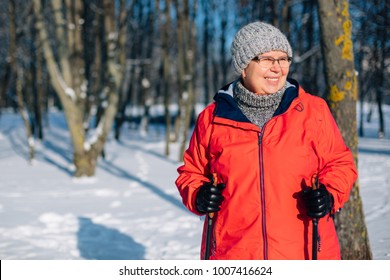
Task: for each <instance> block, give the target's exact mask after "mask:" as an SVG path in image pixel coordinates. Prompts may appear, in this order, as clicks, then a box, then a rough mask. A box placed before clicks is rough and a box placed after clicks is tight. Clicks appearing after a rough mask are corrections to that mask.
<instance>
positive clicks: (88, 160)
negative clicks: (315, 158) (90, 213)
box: [0, 0, 390, 258]
mask: <svg viewBox="0 0 390 280" xmlns="http://www.w3.org/2000/svg"><path fill="white" fill-rule="evenodd" d="M325 6H327V8H328V9H327V10H326V9H324V7H325ZM389 8H390V3H388V1H380V0H372V1H357V0H351V1H321V0H319V1H301V0H266V1H250V0H243V1H235V0H221V1H216V0H210V1H201V0H165V1H163V0H118V1H110V0H96V1H92V0H90V1H87V0H83V1H77V0H51V1H48V0H28V1H21V0H14V1H11V0H0V42H1V44H0V66H1V67H0V81H1V83H0V113H1V110H3V109H6V108H13V109H14V110H15V112H17V113H20V115H21V116H22V118H23V120H24V124H25V128H26V139H27V140H28V141H26V145H28V147H29V151H30V153H29V160H30V161H31V160H33V158H34V153H35V146H34V141H35V140H37V139H39V140H42V139H44V137H45V129H50V128H49V123H48V112H49V111H50V109H51V108H53V107H56V108H59V109H60V110H63V112H64V114H65V116H66V120H67V126H68V129H69V133H70V138H71V143H72V147H73V151H72V153H73V154H72V155H73V163H74V166H75V172H74V176H75V177H81V176H93V175H94V173H95V168H96V163H97V161H98V160H99V159H100V158H101V157H104V154H105V153H104V144H105V142H106V140H107V138H108V135H109V134H110V133H111V132H113V134H114V138H115V139H116V140H118V141H120V137H121V130H122V129H123V125H124V124H128V125H130V126H135V127H137V128H139V130H140V131H141V132H142V133H144V134H145V135H147V131H148V125H149V124H150V123H161V124H163V125H164V127H165V135H166V141H165V151H164V153H165V155H166V156H169V155H170V154H171V146H170V143H172V142H178V143H179V145H178V146H179V147H180V148H179V149H180V151H179V153H178V155H179V156H178V161H180V160H181V158H182V154H183V152H184V150H185V148H186V145H187V142H188V135H189V132H190V129H191V125H192V124H193V121H194V120H195V118H196V116H197V112H198V110H196V108H197V107H196V106H197V105H200V106H201V107H202V106H205V105H206V104H208V103H209V102H211V101H212V97H213V95H214V94H215V92H216V90H218V89H219V88H220V87H221V86H223V85H225V84H226V83H228V82H229V81H231V80H233V79H235V78H236V77H235V76H234V75H233V71H232V68H231V58H230V44H231V41H232V38H233V36H234V34H235V32H236V31H237V30H238V29H239V28H240V27H241V26H242V25H244V24H246V23H248V22H251V21H254V20H262V21H266V22H270V23H272V24H273V25H275V26H277V27H279V28H280V29H281V30H282V31H283V32H284V33H285V34H286V35H287V37H288V38H289V41H290V43H291V45H292V47H293V50H294V55H293V64H292V66H291V70H290V77H291V78H294V79H296V80H298V81H299V82H300V84H301V85H302V86H303V88H305V89H306V90H307V91H309V92H311V93H312V94H315V95H319V96H321V97H324V98H325V99H327V100H328V101H329V103H330V105H331V107H332V104H333V105H334V104H335V103H337V102H338V101H342V99H343V98H341V97H344V93H343V92H342V91H340V90H339V88H337V87H336V88H335V89H336V90H333V89H334V88H333V87H331V86H330V82H332V81H330V80H332V79H333V80H340V81H343V80H344V79H345V77H347V78H348V79H351V78H352V82H345V85H344V88H345V89H346V92H348V90H351V91H352V92H355V93H356V92H357V93H358V94H357V95H356V96H352V98H351V102H344V103H343V102H341V105H342V106H334V107H335V108H336V110H334V111H333V113H334V115H335V117H336V120H337V121H338V123H339V124H342V123H344V122H347V125H349V128H348V129H343V127H344V125H341V128H342V132H344V133H343V136H345V137H348V138H349V137H351V138H352V139H354V138H356V136H357V135H355V134H356V133H355V132H356V131H355V129H356V127H358V133H359V135H360V136H363V131H364V129H363V124H364V122H363V121H362V120H363V118H362V117H361V118H360V123H359V124H358V125H357V126H355V121H354V120H356V119H357V118H356V111H355V109H356V101H357V98H359V100H360V101H361V102H360V104H361V105H362V106H363V103H364V102H369V103H370V104H373V105H372V106H376V109H377V111H378V114H379V118H378V119H379V129H378V137H383V136H384V134H385V131H384V127H385V125H384V117H383V112H382V105H383V104H384V103H389V102H390V93H389V73H390V71H389V61H390V59H389V52H390V50H389V49H390V40H389V27H390V22H389V21H390V20H389V10H390V9H389ZM324 11H328V12H324ZM332 12H333V13H334V14H336V15H337V17H336V20H334V19H333V18H332V16H331V13H332ZM327 19H328V22H326V20H327ZM331 24H336V25H337V24H339V28H338V27H337V26H336V28H333V25H332V28H330V26H331ZM329 29H330V31H331V33H329ZM332 36H335V37H332ZM333 38H337V39H335V40H334V39H333ZM327 40H331V42H333V44H334V45H335V47H340V46H341V47H342V48H343V50H342V53H341V54H340V57H338V56H337V55H333V54H334V53H333V52H332V51H331V50H330V49H329V47H328V45H327V44H326V42H327ZM332 40H333V41H332ZM324 46H325V47H324ZM344 50H347V51H346V52H345V53H344ZM349 50H353V52H352V51H351V52H350V53H349ZM336 54H337V53H336ZM344 55H346V56H349V58H350V60H351V61H352V64H349V65H348V66H352V67H353V71H352V72H351V71H346V70H345V68H341V69H340V71H339V72H337V67H336V68H335V69H336V71H335V73H336V74H334V73H330V72H332V69H330V68H329V64H331V63H330V62H331V61H332V59H333V60H336V62H339V63H338V64H339V65H341V66H343V63H342V61H343V59H342V56H344ZM332 56H333V57H332ZM329 61H330V62H329ZM336 64H337V63H336ZM336 66H338V65H336ZM332 74H333V76H332ZM355 89H358V91H357V90H355ZM332 90H333V91H332ZM332 102H333V103H332ZM336 105H337V104H336ZM155 106H162V107H163V108H164V109H163V110H162V111H163V112H164V113H163V114H159V115H153V114H152V112H153V111H152V108H154V107H155ZM334 107H332V108H333V109H334ZM372 108H373V107H372ZM340 112H341V113H340ZM360 112H363V110H360ZM347 113H349V115H348V114H347ZM0 117H1V116H0ZM368 118H370V114H368ZM112 129H113V130H112ZM350 129H351V130H350ZM350 131H352V132H350ZM349 142H350V141H349V140H347V143H349ZM355 142H356V141H355ZM351 146H354V147H355V146H356V145H355V144H352V145H351ZM354 147H352V150H353V151H354V150H355V148H356V147H355V148H354ZM70 153H71V152H70ZM355 154H356V153H355ZM355 189H356V190H358V187H356V188H355ZM354 196H355V195H354ZM356 196H357V198H358V191H357V192H356ZM357 198H356V199H355V198H353V199H352V203H351V205H352V204H353V205H359V203H360V202H359V201H360V200H359V199H357ZM357 208H358V209H359V211H360V212H361V209H360V208H359V207H357ZM359 211H358V212H359ZM345 212H346V215H348V213H349V212H348V211H345ZM353 215H357V216H360V215H361V213H358V214H356V213H355V212H354V213H353ZM359 223H361V220H360V219H359ZM342 229H343V226H342V224H341V225H339V230H341V231H342ZM362 232H363V234H362ZM364 232H365V230H364V229H363V230H362V229H361V228H360V227H359V228H357V229H356V233H357V234H360V235H363V237H364ZM352 235H353V234H352ZM363 243H364V242H363ZM363 243H362V242H356V243H355V244H363ZM344 247H351V246H347V245H344ZM352 247H353V246H352ZM363 251H369V250H363ZM363 255H364V256H363V258H369V253H364V254H363Z"/></svg>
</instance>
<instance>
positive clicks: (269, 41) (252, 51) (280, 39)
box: [231, 21, 292, 75]
mask: <svg viewBox="0 0 390 280" xmlns="http://www.w3.org/2000/svg"><path fill="white" fill-rule="evenodd" d="M269 51H283V52H285V53H287V55H288V56H290V57H292V49H291V46H290V43H289V42H288V40H287V38H286V36H285V35H284V34H283V33H282V32H281V31H280V30H279V29H277V28H276V27H274V26H272V25H270V24H268V23H264V22H260V21H257V22H253V23H250V24H248V25H246V26H244V27H243V28H241V29H240V30H239V31H238V32H237V34H236V36H235V37H234V40H233V43H232V47H231V52H232V57H233V67H234V71H235V73H236V74H237V75H241V72H242V70H244V69H245V68H246V67H247V66H248V64H249V63H250V61H251V60H252V59H253V58H254V57H256V56H257V55H259V54H262V53H265V52H269Z"/></svg>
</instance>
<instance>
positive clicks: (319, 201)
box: [302, 184, 334, 218]
mask: <svg viewBox="0 0 390 280" xmlns="http://www.w3.org/2000/svg"><path fill="white" fill-rule="evenodd" d="M302 199H303V202H304V203H305V206H306V209H307V215H308V216H309V217H311V218H322V217H324V216H325V215H326V214H328V213H329V212H330V211H331V210H332V208H333V204H334V200H333V196H332V194H330V193H329V192H328V190H327V189H326V188H325V186H324V185H322V184H321V185H320V187H319V188H318V189H315V190H313V189H311V188H310V189H305V190H304V191H303V193H302Z"/></svg>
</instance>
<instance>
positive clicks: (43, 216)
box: [0, 106, 390, 260]
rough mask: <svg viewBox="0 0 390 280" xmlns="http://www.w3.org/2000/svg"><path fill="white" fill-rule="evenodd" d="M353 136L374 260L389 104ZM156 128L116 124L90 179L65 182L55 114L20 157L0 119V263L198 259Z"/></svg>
mask: <svg viewBox="0 0 390 280" xmlns="http://www.w3.org/2000/svg"><path fill="white" fill-rule="evenodd" d="M385 113H386V120H387V122H386V135H385V139H381V140H379V139H377V138H376V133H377V126H378V124H377V121H376V119H375V118H374V119H373V121H372V122H371V123H366V124H365V126H366V130H365V131H366V136H365V137H364V138H360V139H359V174H360V177H359V180H360V188H361V190H360V191H361V195H362V199H363V204H364V212H365V215H366V223H367V226H368V230H369V237H370V241H371V246H372V250H373V255H374V259H377V260H379V259H382V260H385V259H388V260H390V172H389V170H390V107H388V106H387V107H385ZM374 116H375V114H374ZM163 141H164V129H163V128H162V127H152V128H151V129H150V131H149V133H148V135H147V137H142V136H140V133H139V132H138V131H137V130H135V129H130V128H125V129H124V130H123V135H122V142H120V143H118V142H115V141H113V140H110V141H109V142H108V143H107V145H106V159H105V160H100V161H99V164H98V168H97V172H96V176H95V177H94V178H92V179H88V180H87V179H78V180H75V179H74V178H72V171H73V168H72V165H71V162H72V150H71V148H70V144H69V137H68V132H67V130H66V129H65V121H64V119H63V115H62V114H61V113H59V112H54V111H53V112H51V113H50V115H49V128H47V129H46V130H45V140H44V141H43V142H42V143H37V144H36V159H35V161H34V162H33V164H32V165H30V164H29V163H28V162H27V158H28V151H27V145H26V136H25V131H24V128H23V124H22V121H21V119H20V117H19V115H15V114H13V113H10V112H5V113H4V112H3V113H2V115H1V116H0V178H1V179H0V259H3V260H4V259H5V260H7V259H8V260H9V259H14V260H33V259H48V260H51V259H54V260H72V259H138V260H144V259H145V260H175V259H178V260H192V259H195V260H197V259H199V244H200V237H201V228H202V223H203V222H202V221H201V220H200V219H199V218H198V217H196V216H194V215H192V214H190V213H189V212H188V211H187V210H186V209H185V208H184V207H183V206H182V203H181V198H180V197H179V194H178V192H177V189H176V187H175V184H174V181H175V179H176V176H177V173H176V168H177V167H178V166H179V165H180V163H179V162H178V161H177V151H178V146H177V145H172V152H173V153H172V155H171V156H170V157H169V158H165V157H164V156H163V150H164V142H163Z"/></svg>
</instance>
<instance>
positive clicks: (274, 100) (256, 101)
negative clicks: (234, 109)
mask: <svg viewBox="0 0 390 280" xmlns="http://www.w3.org/2000/svg"><path fill="white" fill-rule="evenodd" d="M285 90H286V85H284V86H283V87H282V88H281V89H280V90H279V91H277V92H276V93H274V94H264V95H259V94H255V93H253V92H251V91H249V90H247V89H246V88H245V87H244V86H243V84H242V83H241V81H240V80H239V81H237V83H236V84H235V86H234V88H233V98H234V100H235V101H236V103H237V105H238V108H240V110H241V111H242V112H243V113H244V115H245V116H246V117H247V118H248V119H249V120H250V121H251V122H252V123H254V124H256V125H257V126H258V127H260V128H262V127H263V125H264V124H265V123H266V122H267V121H268V120H270V119H271V118H272V116H273V114H274V113H275V111H276V109H277V108H278V106H279V104H280V101H281V100H282V97H283V94H284V91H285Z"/></svg>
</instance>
